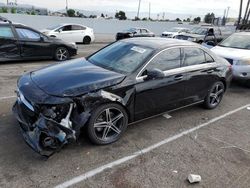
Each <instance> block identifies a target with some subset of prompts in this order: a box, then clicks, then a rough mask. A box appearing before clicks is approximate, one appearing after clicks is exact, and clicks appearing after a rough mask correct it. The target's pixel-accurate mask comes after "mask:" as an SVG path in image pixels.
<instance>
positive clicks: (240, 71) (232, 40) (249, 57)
mask: <svg viewBox="0 0 250 188" xmlns="http://www.w3.org/2000/svg"><path fill="white" fill-rule="evenodd" d="M211 50H212V51H213V52H214V53H215V54H217V55H219V56H221V57H224V58H225V59H226V60H227V61H228V62H229V63H230V64H231V65H232V69H233V77H234V79H235V80H240V81H243V82H245V84H246V85H247V86H250V32H239V33H234V34H232V35H231V36H229V37H228V38H226V39H225V40H224V41H222V42H221V43H220V44H219V45H217V46H215V47H214V48H212V49H211Z"/></svg>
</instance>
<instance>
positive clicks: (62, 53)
mask: <svg viewBox="0 0 250 188" xmlns="http://www.w3.org/2000/svg"><path fill="white" fill-rule="evenodd" d="M56 59H57V60H59V61H65V60H67V59H68V50H67V49H66V48H58V49H57V51H56Z"/></svg>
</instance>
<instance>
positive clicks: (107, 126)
mask: <svg viewBox="0 0 250 188" xmlns="http://www.w3.org/2000/svg"><path fill="white" fill-rule="evenodd" d="M100 117H101V118H100ZM123 117H124V116H123V113H122V112H121V111H120V110H118V109H115V108H107V109H106V110H104V111H103V112H102V113H101V114H100V115H99V117H98V118H97V119H96V122H95V123H94V128H95V131H96V133H97V134H96V135H99V136H98V137H99V139H101V140H107V139H109V138H110V137H114V136H117V135H119V134H120V133H121V128H122V125H123V122H122V119H123ZM100 120H101V121H100ZM98 133H99V134H98Z"/></svg>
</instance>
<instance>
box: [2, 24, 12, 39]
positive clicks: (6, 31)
mask: <svg viewBox="0 0 250 188" xmlns="http://www.w3.org/2000/svg"><path fill="white" fill-rule="evenodd" d="M0 37H1V38H14V35H13V32H12V30H11V28H10V27H7V26H6V27H5V26H4V27H0Z"/></svg>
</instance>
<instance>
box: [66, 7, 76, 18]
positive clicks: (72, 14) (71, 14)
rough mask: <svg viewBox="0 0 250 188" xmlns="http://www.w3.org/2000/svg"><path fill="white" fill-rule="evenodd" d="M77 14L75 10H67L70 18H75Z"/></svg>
mask: <svg viewBox="0 0 250 188" xmlns="http://www.w3.org/2000/svg"><path fill="white" fill-rule="evenodd" d="M75 13H76V11H75V10H74V9H69V10H67V15H68V16H69V17H75Z"/></svg>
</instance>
